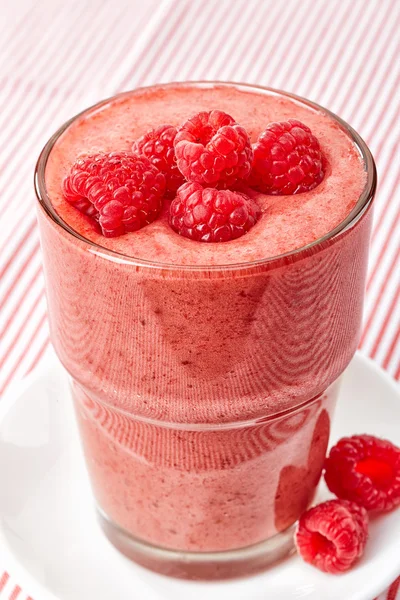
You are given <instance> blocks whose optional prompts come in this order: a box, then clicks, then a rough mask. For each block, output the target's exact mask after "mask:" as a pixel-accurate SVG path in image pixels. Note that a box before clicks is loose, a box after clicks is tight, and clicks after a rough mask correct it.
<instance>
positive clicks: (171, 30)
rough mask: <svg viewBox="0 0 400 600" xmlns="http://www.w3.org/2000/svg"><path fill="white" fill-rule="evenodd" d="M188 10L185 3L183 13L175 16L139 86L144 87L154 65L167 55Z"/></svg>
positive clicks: (139, 80)
mask: <svg viewBox="0 0 400 600" xmlns="http://www.w3.org/2000/svg"><path fill="white" fill-rule="evenodd" d="M188 10H189V9H188V3H187V2H184V3H183V5H182V8H181V11H180V12H179V13H177V14H176V15H175V18H174V20H173V21H172V23H171V25H170V27H169V29H168V30H167V31H166V34H165V35H164V38H163V42H162V43H160V45H159V47H158V50H157V52H156V54H155V56H153V57H152V59H151V61H150V63H149V64H148V65H147V67H146V69H145V71H144V73H142V74H141V76H140V78H139V79H138V80H137V85H142V84H143V82H144V81H145V80H146V78H147V76H148V74H149V73H150V71H151V70H152V69H153V68H154V65H156V64H157V61H158V59H159V58H160V56H161V55H163V54H164V53H165V50H166V48H167V45H168V44H169V42H170V41H171V40H172V39H173V37H174V35H175V33H176V31H177V30H178V29H179V26H180V24H181V21H183V20H184V19H185V17H186V15H187V13H188ZM158 33H159V32H158ZM157 37H158V36H157ZM125 80H126V78H125Z"/></svg>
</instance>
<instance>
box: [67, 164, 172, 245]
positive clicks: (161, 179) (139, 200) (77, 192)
mask: <svg viewBox="0 0 400 600" xmlns="http://www.w3.org/2000/svg"><path fill="white" fill-rule="evenodd" d="M63 191H64V196H65V198H66V200H68V202H70V203H71V204H72V205H73V206H75V208H77V209H78V210H79V211H81V212H82V213H84V214H85V215H87V216H88V217H90V218H91V219H92V220H93V221H94V222H98V224H99V226H100V229H101V232H102V234H103V235H104V236H106V237H114V236H117V235H122V234H124V233H127V232H128V231H136V230H137V229H140V228H141V227H143V226H144V225H147V224H148V223H151V222H152V221H154V219H156V217H157V215H158V213H159V212H160V209H161V204H162V197H163V194H164V191H165V176H164V175H163V174H162V173H160V171H159V170H158V169H157V168H156V167H155V166H154V165H152V164H151V162H150V161H149V160H148V159H147V158H145V157H138V156H136V155H134V154H130V153H128V152H120V153H116V152H113V153H111V154H96V155H91V156H86V157H84V158H79V159H78V160H77V161H76V162H75V164H74V165H73V166H72V169H71V172H70V174H69V176H68V177H66V179H64V183H63Z"/></svg>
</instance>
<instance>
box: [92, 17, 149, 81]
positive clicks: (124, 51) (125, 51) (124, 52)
mask: <svg viewBox="0 0 400 600" xmlns="http://www.w3.org/2000/svg"><path fill="white" fill-rule="evenodd" d="M147 19H148V17H147V14H143V15H142V19H141V20H140V21H139V22H138V23H137V26H136V28H135V29H134V30H131V29H130V35H129V37H128V39H127V41H126V43H125V44H124V45H123V46H122V47H121V48H120V49H119V51H118V54H117V53H116V52H115V51H114V52H113V54H112V56H113V60H112V62H111V63H110V65H109V66H108V67H107V70H105V71H102V84H103V85H104V84H107V83H108V80H109V78H110V77H111V76H112V75H113V73H114V71H115V69H116V68H117V66H119V63H120V62H121V59H122V58H125V57H126V56H128V55H129V52H130V50H131V48H132V44H133V42H134V39H135V38H136V37H137V32H138V31H141V30H142V29H143V25H144V24H145V22H147Z"/></svg>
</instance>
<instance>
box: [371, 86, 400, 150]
mask: <svg viewBox="0 0 400 600" xmlns="http://www.w3.org/2000/svg"><path fill="white" fill-rule="evenodd" d="M396 83H397V86H396V87H397V88H398V86H399V84H400V75H399V77H398V78H397V80H396ZM392 100H393V99H391V101H392ZM391 101H388V102H387V104H390V103H391ZM384 114H385V112H384V111H383V110H382V115H384ZM399 116H400V108H398V109H397V110H396V111H395V113H394V114H393V115H392V118H391V119H390V121H389V122H388V123H387V125H386V128H385V130H384V131H383V132H382V129H380V130H379V132H380V138H381V139H380V142H379V144H378V145H377V146H376V148H375V151H374V155H375V159H378V158H379V156H380V154H381V152H382V150H383V148H384V146H385V144H386V138H387V136H388V134H390V133H391V132H392V131H393V129H394V127H395V126H396V125H397V123H398V121H399Z"/></svg>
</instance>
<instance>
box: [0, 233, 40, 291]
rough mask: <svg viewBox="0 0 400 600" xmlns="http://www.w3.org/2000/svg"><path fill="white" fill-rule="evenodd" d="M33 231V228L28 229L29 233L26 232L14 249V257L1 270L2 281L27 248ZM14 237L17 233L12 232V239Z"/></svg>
mask: <svg viewBox="0 0 400 600" xmlns="http://www.w3.org/2000/svg"><path fill="white" fill-rule="evenodd" d="M32 229H33V227H29V228H28V229H27V231H26V232H25V234H24V236H23V237H22V238H21V240H20V241H19V242H18V244H17V246H16V247H15V248H13V253H12V255H11V256H10V258H9V259H8V260H7V262H6V263H5V264H4V265H3V267H2V268H1V270H0V280H1V279H2V278H3V277H4V275H5V274H6V273H7V271H8V269H9V268H10V266H11V265H12V263H13V262H14V260H15V257H16V254H18V253H19V252H20V251H21V250H22V248H23V247H24V246H25V244H26V242H27V240H28V238H29V237H30V235H31V233H32ZM13 235H14V236H15V232H12V233H11V234H10V237H13Z"/></svg>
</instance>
